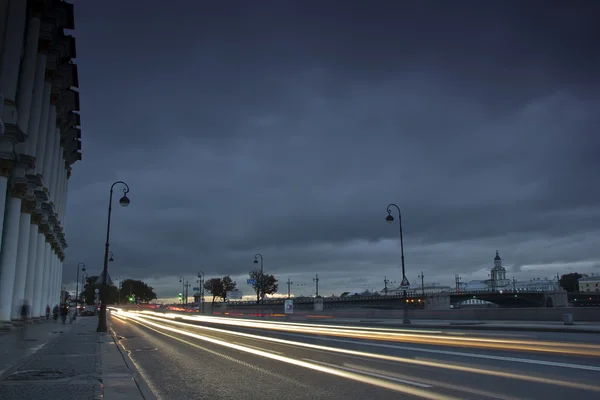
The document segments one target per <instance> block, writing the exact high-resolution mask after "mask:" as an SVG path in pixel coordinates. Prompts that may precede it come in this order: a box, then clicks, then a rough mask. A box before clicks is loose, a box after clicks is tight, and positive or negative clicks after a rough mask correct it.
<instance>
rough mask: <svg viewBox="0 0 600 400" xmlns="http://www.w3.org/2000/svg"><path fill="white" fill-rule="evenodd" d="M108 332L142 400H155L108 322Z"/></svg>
mask: <svg viewBox="0 0 600 400" xmlns="http://www.w3.org/2000/svg"><path fill="white" fill-rule="evenodd" d="M108 330H109V332H110V336H111V338H112V340H113V342H115V345H116V346H117V349H119V353H121V357H123V360H124V361H125V364H126V365H127V369H129V372H131V377H132V378H133V381H134V382H135V384H136V386H137V388H138V390H139V391H140V394H141V395H142V397H143V398H144V400H157V399H158V397H156V395H155V394H154V392H152V389H150V386H148V384H147V383H146V380H145V379H144V377H143V376H142V374H140V372H139V371H138V369H137V367H136V366H135V363H134V362H133V360H132V359H131V357H130V356H129V352H128V351H127V350H125V348H124V347H123V345H122V344H121V342H120V341H119V340H118V339H117V335H116V333H115V331H114V330H113V329H112V326H110V322H109V329H108Z"/></svg>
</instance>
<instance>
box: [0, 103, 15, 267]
mask: <svg viewBox="0 0 600 400" xmlns="http://www.w3.org/2000/svg"><path fill="white" fill-rule="evenodd" d="M0 101H2V96H0ZM1 113H2V103H0V114H1ZM0 134H1V132H0ZM12 170H13V161H12V160H5V159H0V226H4V214H5V212H4V211H5V209H6V199H7V196H6V194H7V191H8V179H9V178H10V175H11V174H12ZM2 236H3V235H1V234H0V248H2ZM0 269H1V268H0Z"/></svg>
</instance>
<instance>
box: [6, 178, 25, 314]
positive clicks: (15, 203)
mask: <svg viewBox="0 0 600 400" xmlns="http://www.w3.org/2000/svg"><path fill="white" fill-rule="evenodd" d="M24 192H25V190H23V188H22V187H21V185H18V184H12V187H9V189H8V192H7V199H6V210H5V216H4V227H3V230H2V251H1V252H0V265H2V268H0V323H4V324H10V317H11V314H12V309H13V307H14V306H16V305H13V292H14V283H15V274H16V268H17V246H18V245H19V222H20V217H21V197H22V196H23V195H24V194H25V193H24Z"/></svg>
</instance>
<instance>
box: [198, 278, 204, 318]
mask: <svg viewBox="0 0 600 400" xmlns="http://www.w3.org/2000/svg"><path fill="white" fill-rule="evenodd" d="M198 282H200V305H201V309H200V312H201V313H202V314H204V271H199V272H198Z"/></svg>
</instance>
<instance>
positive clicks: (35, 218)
mask: <svg viewBox="0 0 600 400" xmlns="http://www.w3.org/2000/svg"><path fill="white" fill-rule="evenodd" d="M36 211H37V210H35V207H34V211H33V212H32V214H31V227H30V228H29V249H28V253H27V274H26V275H27V278H26V280H25V298H26V299H28V300H29V304H30V305H31V317H32V318H38V317H39V316H40V314H39V313H38V311H39V310H38V309H39V306H38V307H37V308H35V298H36V297H39V296H36V295H35V294H34V293H35V281H36V274H37V268H36V267H37V248H38V236H39V224H40V219H41V216H40V214H39V213H37V212H36ZM40 282H41V281H40ZM36 314H37V315H36Z"/></svg>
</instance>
